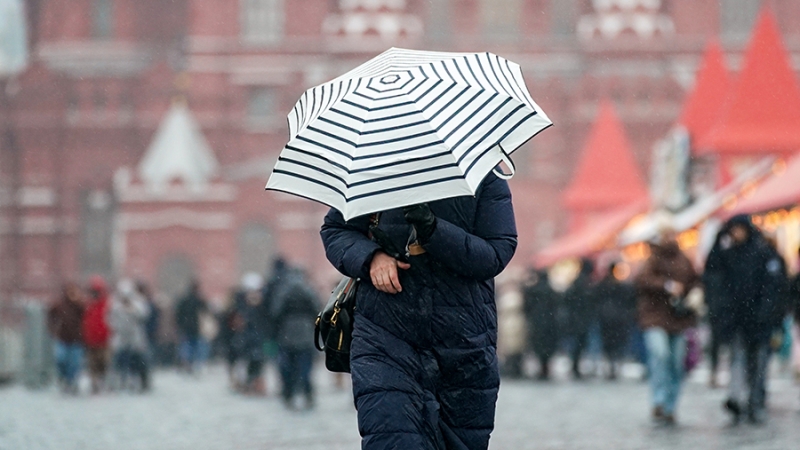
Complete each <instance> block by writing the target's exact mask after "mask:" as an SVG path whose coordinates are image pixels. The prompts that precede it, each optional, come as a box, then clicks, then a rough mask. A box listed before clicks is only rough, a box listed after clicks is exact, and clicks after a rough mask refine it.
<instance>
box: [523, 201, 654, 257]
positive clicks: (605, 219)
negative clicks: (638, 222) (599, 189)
mask: <svg viewBox="0 0 800 450" xmlns="http://www.w3.org/2000/svg"><path fill="white" fill-rule="evenodd" d="M647 208H648V202H647V201H646V200H640V201H637V202H634V203H632V204H628V205H625V206H621V207H617V208H614V209H612V210H610V211H607V212H605V213H603V214H602V215H600V216H599V217H597V218H596V219H595V220H592V221H591V222H590V223H587V224H586V225H585V226H584V227H583V228H581V229H580V230H578V231H575V232H572V233H568V234H566V235H564V236H562V237H561V238H559V239H557V240H555V241H554V242H553V243H551V244H550V245H548V246H547V247H546V248H545V249H544V250H542V251H540V252H539V253H537V254H536V255H535V257H534V265H535V266H537V267H546V266H550V265H552V264H554V263H556V262H558V261H560V260H562V259H566V258H577V257H581V256H588V255H591V254H592V253H595V252H597V251H600V250H603V249H604V248H605V247H606V246H608V245H610V244H613V243H616V240H615V239H616V237H617V233H619V231H620V230H622V229H623V228H625V226H627V225H628V223H630V222H631V220H632V219H633V218H634V217H636V216H638V215H640V214H642V213H644V212H645V211H647Z"/></svg>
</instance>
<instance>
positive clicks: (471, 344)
mask: <svg viewBox="0 0 800 450" xmlns="http://www.w3.org/2000/svg"><path fill="white" fill-rule="evenodd" d="M367 227H368V217H359V218H356V219H353V220H351V221H345V220H344V219H343V218H342V215H341V213H339V211H337V210H335V209H331V210H330V212H328V214H327V216H325V222H324V224H323V226H322V232H321V234H322V240H323V242H324V245H325V250H326V253H327V256H328V259H329V260H330V261H331V263H332V264H333V265H334V266H335V267H336V268H337V269H339V271H340V272H342V273H345V274H347V275H350V276H353V277H359V278H361V279H362V281H363V282H362V284H361V286H360V287H359V291H358V294H357V299H356V304H357V305H358V306H357V308H356V317H355V329H354V331H353V344H352V348H351V370H352V377H353V393H354V395H355V402H356V406H357V408H358V420H359V429H360V431H361V433H362V437H363V441H362V442H363V445H362V447H363V448H365V449H383V448H385V449H390V448H435V444H434V443H440V444H441V443H443V444H444V448H469V449H485V448H487V447H488V442H489V434H490V433H491V431H492V428H493V425H494V409H495V402H496V400H497V390H498V386H499V383H500V379H499V375H498V366H497V355H496V345H497V312H496V307H495V303H494V282H493V278H494V277H495V276H497V275H498V274H499V273H500V272H501V271H502V270H503V269H504V268H505V266H506V264H508V262H509V261H510V260H511V257H512V256H513V255H514V250H515V249H516V246H517V232H516V226H515V222H514V211H513V209H512V205H511V193H510V191H509V189H508V184H507V183H506V182H505V181H504V180H501V179H500V178H498V177H497V176H495V175H494V174H489V175H488V176H487V177H486V180H485V181H484V182H483V183H482V185H481V188H480V189H479V190H478V195H477V196H475V197H461V198H455V199H446V200H440V201H436V202H430V203H427V204H425V203H423V204H419V205H414V206H409V207H405V208H401V209H400V208H398V209H392V210H388V211H385V212H383V213H382V214H381V217H380V227H381V228H383V229H384V230H385V231H386V233H387V234H388V235H389V237H390V238H391V239H392V241H393V242H396V243H397V245H401V243H402V242H405V241H406V240H407V238H408V236H409V235H410V234H411V233H413V231H412V229H413V230H415V231H416V236H417V240H418V244H417V245H416V250H414V252H413V253H414V254H412V255H410V256H409V257H408V258H406V259H405V260H402V259H398V258H396V257H393V256H390V255H389V254H387V253H386V252H385V251H384V250H382V249H381V247H380V246H379V245H378V244H377V243H375V242H373V241H372V240H370V239H369V238H368V237H367ZM412 227H413V228H412Z"/></svg>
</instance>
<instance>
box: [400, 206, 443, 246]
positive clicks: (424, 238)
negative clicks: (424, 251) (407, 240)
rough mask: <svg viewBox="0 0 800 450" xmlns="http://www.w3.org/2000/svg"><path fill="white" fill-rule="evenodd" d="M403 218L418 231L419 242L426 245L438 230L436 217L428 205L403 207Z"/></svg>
mask: <svg viewBox="0 0 800 450" xmlns="http://www.w3.org/2000/svg"><path fill="white" fill-rule="evenodd" d="M403 216H404V217H405V218H406V222H408V223H410V224H411V225H414V228H415V229H416V230H417V240H418V241H419V242H420V243H421V244H424V243H426V242H428V239H430V238H431V235H432V234H433V232H434V231H435V230H436V216H434V215H433V211H431V208H430V207H429V206H428V204H427V203H419V204H416V205H411V206H405V207H403Z"/></svg>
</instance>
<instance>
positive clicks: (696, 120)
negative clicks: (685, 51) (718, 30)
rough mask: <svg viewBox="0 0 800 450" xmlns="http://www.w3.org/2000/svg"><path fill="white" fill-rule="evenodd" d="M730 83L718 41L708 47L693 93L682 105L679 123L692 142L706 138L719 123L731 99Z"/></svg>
mask: <svg viewBox="0 0 800 450" xmlns="http://www.w3.org/2000/svg"><path fill="white" fill-rule="evenodd" d="M730 87H731V79H730V74H729V73H728V69H727V67H726V66H725V54H724V53H723V52H722V47H721V46H720V45H719V42H717V41H716V40H715V39H714V40H711V41H710V42H709V43H708V47H707V48H706V52H705V55H704V56H703V62H702V64H701V65H700V69H699V70H698V72H697V78H696V79H695V84H694V89H692V92H691V93H690V94H689V96H688V97H687V99H686V103H684V105H683V111H682V112H681V116H680V119H678V123H679V124H681V125H683V126H684V127H686V130H687V131H688V132H689V136H690V137H691V139H692V141H693V142H697V140H698V139H700V138H701V137H703V136H704V135H705V134H706V133H707V132H708V131H709V130H710V129H711V128H712V127H713V126H714V124H715V123H716V122H717V120H718V119H719V117H720V114H721V113H722V111H723V106H725V101H726V100H727V98H728V96H729V95H730V91H729V89H730Z"/></svg>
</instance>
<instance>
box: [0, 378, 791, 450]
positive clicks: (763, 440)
mask: <svg viewBox="0 0 800 450" xmlns="http://www.w3.org/2000/svg"><path fill="white" fill-rule="evenodd" d="M155 377H156V378H155V383H156V386H155V389H154V391H153V392H152V393H150V394H148V395H144V396H140V395H134V394H126V393H109V394H105V395H101V396H97V397H90V396H88V395H83V396H80V397H77V398H74V397H65V396H62V395H61V394H59V393H57V391H56V389H55V388H51V389H47V390H42V391H29V390H26V389H25V388H23V387H21V386H11V387H7V388H3V389H0V449H1V450H27V449H31V450H39V449H58V450H72V449H75V450H78V449H81V450H83V449H86V450H94V449H103V450H106V449H109V450H128V449H131V450H133V449H137V450H138V449H142V450H157V449H170V450H171V449H187V450H202V449H299V450H316V449H326V450H335V449H357V448H359V437H358V433H357V429H356V415H355V410H354V408H353V406H352V401H351V399H350V394H349V390H348V389H340V390H336V389H335V388H333V384H332V377H331V376H330V375H329V374H327V373H323V372H322V371H320V373H318V386H319V395H318V403H317V407H316V408H315V409H314V410H312V411H287V410H285V409H284V408H283V405H282V404H281V402H280V401H278V400H277V398H276V397H274V396H270V397H268V398H266V399H264V398H250V397H242V396H239V395H234V394H232V393H231V392H230V391H229V390H228V389H227V387H226V379H225V372H224V370H223V368H222V367H218V366H216V367H211V368H209V369H208V370H207V372H206V373H204V374H203V375H202V376H199V377H196V378H192V377H187V376H184V375H179V374H176V373H173V372H157V373H156V374H155ZM269 378H270V379H271V383H270V385H271V389H272V392H275V386H274V378H275V377H274V372H273V371H272V370H271V371H270V374H269ZM705 379H706V375H705V374H704V373H703V371H702V370H698V371H697V372H696V373H695V374H694V376H693V380H692V381H690V382H689V383H688V385H687V387H686V390H685V395H684V397H683V400H682V402H681V405H680V409H679V414H680V416H679V422H680V424H679V426H677V427H676V428H672V429H668V428H659V427H655V426H653V425H652V424H651V423H650V421H649V416H648V414H649V405H648V389H647V386H646V385H645V384H644V383H642V382H639V381H636V380H635V379H633V377H632V376H631V375H630V374H629V376H628V377H627V378H625V379H623V380H621V381H619V382H616V383H611V382H607V381H604V380H601V379H589V380H587V381H583V382H573V381H569V380H568V379H567V377H566V376H563V375H562V376H560V377H559V379H558V380H556V381H553V382H550V383H538V382H534V381H530V380H515V381H512V380H505V381H504V382H503V384H502V387H501V391H500V400H499V402H498V411H497V426H496V430H495V432H494V434H493V437H492V443H491V449H492V450H507V449H509V450H510V449H513V450H517V449H520V450H522V449H548V450H556V449H557V450H562V449H563V450H580V449H601V450H602V449H615V450H616V449H712V450H713V449H720V450H721V449H752V450H757V449H758V450H766V449H770V450H772V449H775V450H778V449H780V450H784V449H794V448H800V444H798V443H800V414H798V411H799V410H800V389H798V387H797V386H795V385H794V384H793V383H792V382H791V381H790V380H789V379H788V378H787V377H785V376H784V377H781V376H778V377H775V378H774V379H773V380H772V381H771V384H770V392H771V393H770V419H769V421H768V423H767V424H766V425H764V426H760V427H755V426H751V425H743V426H740V427H737V428H730V427H728V426H727V422H726V417H725V415H724V413H723V412H722V410H721V408H720V404H721V402H722V400H723V398H724V396H725V393H724V390H710V389H708V388H707V387H706V386H705V385H704V384H703V382H702V381H704V380H705Z"/></svg>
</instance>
